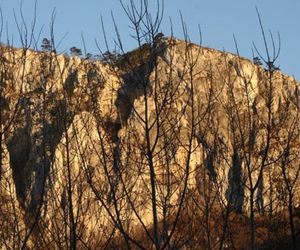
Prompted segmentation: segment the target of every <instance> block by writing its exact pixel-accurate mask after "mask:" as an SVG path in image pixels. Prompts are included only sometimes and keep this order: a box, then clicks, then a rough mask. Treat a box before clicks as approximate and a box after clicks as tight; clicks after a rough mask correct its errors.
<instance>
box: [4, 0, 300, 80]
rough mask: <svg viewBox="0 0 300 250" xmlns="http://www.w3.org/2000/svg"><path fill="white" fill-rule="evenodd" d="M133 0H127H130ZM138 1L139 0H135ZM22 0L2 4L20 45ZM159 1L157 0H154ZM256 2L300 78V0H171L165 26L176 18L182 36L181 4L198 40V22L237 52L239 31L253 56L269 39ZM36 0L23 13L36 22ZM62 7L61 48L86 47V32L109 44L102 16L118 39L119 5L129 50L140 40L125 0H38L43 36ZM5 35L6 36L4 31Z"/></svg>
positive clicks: (209, 38)
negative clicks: (132, 28) (115, 26)
mask: <svg viewBox="0 0 300 250" xmlns="http://www.w3.org/2000/svg"><path fill="white" fill-rule="evenodd" d="M126 1H127V2H128V0H124V2H125V3H126ZM134 1H136V0H134ZM20 2H21V1H20V0H1V2H0V6H1V9H2V13H3V19H4V22H5V23H7V27H8V33H9V36H10V39H11V40H12V37H13V40H14V45H15V46H20V43H19V41H18V32H17V28H16V25H15V21H14V16H13V9H15V12H16V13H17V16H18V18H19V17H20V15H19V14H18V13H19V7H20ZM149 2H151V4H152V3H154V0H149ZM255 6H257V7H258V8H259V11H260V13H261V16H262V20H263V24H264V27H265V29H266V31H268V30H269V29H270V30H271V31H272V32H273V33H274V35H276V33H277V32H279V33H280V35H281V43H282V46H281V54H280V57H279V59H278V63H277V64H279V66H280V68H281V69H282V70H283V71H284V72H285V73H288V74H290V75H294V76H295V77H296V78H297V79H298V80H300V63H299V62H300V32H299V25H300V1H299V0H287V1H282V0H272V1H271V0H249V1H241V0H226V1H222V0H210V1H204V0H165V13H164V20H163V23H162V26H161V31H162V32H163V33H164V34H165V35H169V34H170V21H169V17H171V19H172V23H173V30H174V34H175V36H177V37H179V38H182V37H183V35H182V28H181V22H180V16H179V10H181V12H182V15H183V18H184V21H185V22H186V24H187V27H188V32H189V36H190V38H191V40H192V41H193V42H196V43H197V42H198V40H199V39H198V37H199V35H198V25H200V26H201V30H202V36H203V41H202V44H203V45H204V46H207V47H211V48H216V49H220V50H223V49H224V50H226V51H230V52H235V45H234V42H233V34H234V35H235V36H236V39H237V42H238V46H239V50H240V54H241V55H242V56H245V57H248V58H252V52H251V48H252V47H253V46H252V42H255V43H256V44H257V47H258V48H260V49H262V48H263V47H262V45H263V41H262V37H261V33H260V29H259V24H258V19H257V16H256V12H255ZM33 7H34V0H24V3H23V13H24V16H25V19H26V21H27V23H28V25H29V26H30V23H31V21H32V18H33V12H34V11H33V9H34V8H33ZM54 8H56V21H55V27H54V28H55V36H56V41H58V40H60V39H61V38H62V37H64V36H65V35H66V37H65V38H64V40H63V42H62V43H61V45H60V48H59V51H68V49H69V48H70V47H72V46H76V47H79V48H83V45H82V39H81V34H82V33H83V35H84V38H85V42H86V47H87V51H88V52H91V53H93V54H97V53H99V52H98V50H97V47H96V45H95V39H97V40H98V42H99V45H100V46H101V47H102V48H103V50H105V46H104V43H103V36H102V31H101V25H100V16H101V15H102V18H103V20H104V24H105V27H106V32H107V36H108V41H109V43H110V44H113V42H112V39H113V37H115V34H114V29H113V25H112V20H111V14H110V13H111V11H113V13H114V16H115V19H116V23H117V24H118V27H119V30H120V34H121V37H122V39H123V42H124V46H125V48H126V49H127V50H130V49H133V48H135V47H136V46H137V44H136V42H135V41H134V40H133V39H132V38H130V35H129V33H130V29H129V28H128V25H129V21H128V18H127V17H126V15H125V13H124V12H123V11H122V8H121V6H120V3H119V0H106V1H105V0H103V1H100V0H86V1H83V0H38V1H37V29H36V34H38V31H39V29H40V28H41V27H42V26H43V25H44V28H43V32H42V35H41V38H43V37H49V22H50V17H51V12H52V10H53V9H54ZM2 41H5V36H2Z"/></svg>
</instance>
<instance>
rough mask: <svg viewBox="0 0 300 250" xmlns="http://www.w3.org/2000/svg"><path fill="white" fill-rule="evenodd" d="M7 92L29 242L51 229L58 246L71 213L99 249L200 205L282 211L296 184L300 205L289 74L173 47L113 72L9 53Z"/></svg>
mask: <svg viewBox="0 0 300 250" xmlns="http://www.w3.org/2000/svg"><path fill="white" fill-rule="evenodd" d="M0 81H1V83H0V84H1V151H2V152H1V153H2V157H1V170H2V171H1V188H2V191H1V192H2V193H3V195H4V196H5V197H7V199H8V198H9V197H10V202H11V204H12V203H15V206H16V207H18V204H19V205H20V207H19V209H20V210H19V211H20V213H21V214H23V215H22V216H21V215H20V214H14V218H16V219H17V218H19V219H24V218H25V222H26V223H25V224H26V226H25V227H22V226H20V229H19V230H20V232H23V231H22V230H25V232H26V227H27V228H30V227H31V226H32V225H33V224H34V223H35V220H36V219H37V218H39V217H42V218H43V219H42V222H41V225H40V229H41V228H43V225H44V227H46V225H47V226H48V230H49V231H51V232H56V233H53V234H52V236H51V237H52V238H53V241H55V242H56V245H55V246H56V247H59V244H61V246H64V244H66V242H64V239H63V236H62V235H63V234H64V233H65V231H64V230H61V231H60V230H59V229H60V228H63V227H64V226H62V225H66V224H67V225H69V224H68V223H69V219H68V218H69V217H68V215H69V214H70V209H71V207H70V202H71V203H72V208H73V210H74V211H73V213H74V215H75V217H76V220H77V222H76V223H77V224H76V226H77V230H78V237H79V238H81V240H82V242H90V243H91V242H93V244H100V243H99V242H105V239H107V238H109V237H110V234H111V232H112V231H114V228H113V227H112V225H113V224H114V223H115V224H116V223H117V224H118V223H119V224H118V225H121V224H122V225H123V227H124V228H125V229H126V230H128V232H131V230H133V229H132V228H134V227H133V225H136V226H138V225H140V226H142V225H144V226H145V227H147V226H149V225H153V223H154V224H155V218H156V219H158V220H159V221H166V218H173V217H174V216H175V215H176V214H177V212H178V211H179V210H180V211H184V209H185V208H186V207H187V205H186V204H189V203H188V201H189V200H191V199H192V198H191V197H194V199H196V200H198V202H199V204H200V205H201V204H204V203H205V202H206V201H207V199H205V197H206V198H207V197H208V196H209V197H211V200H210V206H211V207H218V206H220V207H232V209H234V210H236V211H237V212H240V213H244V212H246V211H248V210H249V208H250V204H251V200H252V201H253V202H254V205H255V207H254V209H255V211H256V212H257V213H263V212H266V211H269V212H275V211H276V210H280V209H282V208H283V207H284V206H285V204H286V199H287V193H286V192H287V188H286V186H285V185H287V182H285V179H286V180H287V181H288V182H289V183H290V185H291V187H292V192H293V197H294V198H295V197H297V196H296V194H298V191H299V189H298V188H299V180H298V178H297V177H298V174H299V169H300V160H299V159H300V158H299V152H300V148H299V145H300V139H299V129H300V125H299V101H300V99H299V91H300V85H299V83H298V82H297V81H295V80H294V79H293V78H292V77H289V76H287V75H284V74H282V73H281V72H280V71H278V70H273V69H271V70H266V69H264V68H263V67H260V66H257V65H254V64H253V63H252V62H251V61H249V60H247V59H244V58H241V57H238V56H236V55H233V54H230V53H224V52H220V51H217V50H213V49H208V48H204V47H201V46H198V45H194V44H191V43H186V42H184V41H179V40H176V39H171V38H168V39H164V38H163V39H161V40H160V41H156V43H155V44H154V45H151V46H150V45H144V46H143V47H141V48H139V49H137V50H135V51H133V52H130V53H128V54H126V55H123V56H121V57H120V58H118V59H117V60H115V61H114V62H112V63H111V64H109V63H101V62H99V61H93V60H83V59H79V58H77V57H71V58H69V57H66V56H62V55H57V54H54V53H53V52H34V51H31V50H22V49H13V48H6V47H2V48H1V79H0ZM7 183H10V186H9V185H8V184H7ZM12 184H13V185H12ZM183 194H184V195H183ZM14 197H15V198H14ZM203 197H204V198H203ZM14 199H16V200H17V201H18V202H17V203H16V202H15V201H16V200H14ZM154 200H155V203H153V201H154ZM1 202H2V201H1ZM7 202H9V201H7ZM293 202H294V203H293V204H294V205H295V206H296V205H297V204H298V203H297V202H299V201H297V200H296V199H294V200H293ZM181 203H182V207H181V208H180V209H179V206H181ZM154 207H155V208H156V212H154V210H153V208H154ZM12 210H13V206H12V205H7V211H8V213H12V214H13V212H12ZM155 213H156V214H155ZM1 220H2V219H1ZM121 222H122V223H121ZM4 228H7V230H9V225H5V227H4ZM67 228H68V226H65V230H66V231H68V229H67ZM124 228H123V229H120V226H118V229H119V230H124ZM3 230H4V229H3ZM62 231H64V232H62ZM20 232H18V233H20ZM27 232H28V231H27ZM23 233H24V232H23ZM16 234H17V233H16ZM25 235H26V233H25ZM49 237H50V236H49ZM100 238H101V239H100ZM97 241H98V242H97ZM8 242H9V240H8ZM57 242H59V244H58V243H57ZM53 244H54V243H53ZM55 246H54V247H55Z"/></svg>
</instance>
